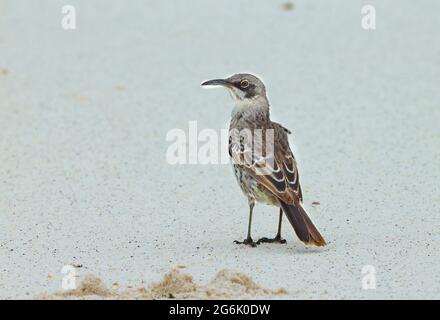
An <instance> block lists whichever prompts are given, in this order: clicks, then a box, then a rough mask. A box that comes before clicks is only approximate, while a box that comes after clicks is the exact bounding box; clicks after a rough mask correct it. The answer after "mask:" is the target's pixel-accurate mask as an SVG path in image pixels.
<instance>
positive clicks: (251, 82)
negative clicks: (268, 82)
mask: <svg viewBox="0 0 440 320" xmlns="http://www.w3.org/2000/svg"><path fill="white" fill-rule="evenodd" d="M202 86H223V87H225V88H227V89H228V90H229V92H230V93H231V96H232V98H233V99H234V101H235V102H236V104H238V105H243V104H247V102H251V101H253V100H260V99H264V100H265V99H266V87H265V86H264V83H263V81H261V80H260V79H259V78H257V77H256V76H254V75H252V74H248V73H238V74H234V75H233V76H232V77H229V78H227V79H215V80H209V81H206V82H203V83H202Z"/></svg>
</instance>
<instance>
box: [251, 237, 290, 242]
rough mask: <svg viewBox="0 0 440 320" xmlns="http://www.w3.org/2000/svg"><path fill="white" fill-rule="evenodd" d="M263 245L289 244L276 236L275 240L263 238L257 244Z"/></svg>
mask: <svg viewBox="0 0 440 320" xmlns="http://www.w3.org/2000/svg"><path fill="white" fill-rule="evenodd" d="M261 243H281V244H285V243H287V241H286V239H283V238H281V236H276V237H275V238H273V239H270V238H266V237H264V238H261V239H260V240H258V241H257V244H261Z"/></svg>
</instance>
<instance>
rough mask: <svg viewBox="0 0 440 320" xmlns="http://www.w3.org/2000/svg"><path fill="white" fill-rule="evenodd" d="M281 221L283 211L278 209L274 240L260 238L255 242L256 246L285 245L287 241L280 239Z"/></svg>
mask: <svg viewBox="0 0 440 320" xmlns="http://www.w3.org/2000/svg"><path fill="white" fill-rule="evenodd" d="M282 221H283V210H282V209H281V208H280V219H279V220H278V232H277V235H276V236H275V238H273V239H269V238H261V239H260V240H258V241H257V244H260V243H274V242H277V243H286V242H287V241H286V240H285V239H283V238H281V223H282Z"/></svg>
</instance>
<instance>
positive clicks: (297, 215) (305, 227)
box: [281, 203, 326, 247]
mask: <svg viewBox="0 0 440 320" xmlns="http://www.w3.org/2000/svg"><path fill="white" fill-rule="evenodd" d="M281 207H282V209H283V211H284V213H285V215H286V216H287V219H289V222H290V224H291V225H292V227H293V229H294V230H295V233H296V235H297V236H298V238H299V239H300V240H301V241H302V242H304V243H305V244H307V245H313V246H318V247H320V246H325V245H326V242H325V240H324V238H323V237H322V236H321V234H320V233H319V231H318V229H316V227H315V225H314V224H313V222H312V220H310V218H309V216H308V215H307V213H306V211H305V210H304V209H303V207H302V206H301V205H300V204H298V205H289V204H286V203H281Z"/></svg>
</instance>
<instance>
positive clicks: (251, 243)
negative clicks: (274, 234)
mask: <svg viewBox="0 0 440 320" xmlns="http://www.w3.org/2000/svg"><path fill="white" fill-rule="evenodd" d="M234 243H235V244H244V245H247V246H251V247H252V248H255V247H256V246H257V245H258V244H259V243H258V242H255V241H254V240H252V238H246V239H244V240H243V241H238V240H235V241H234Z"/></svg>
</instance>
